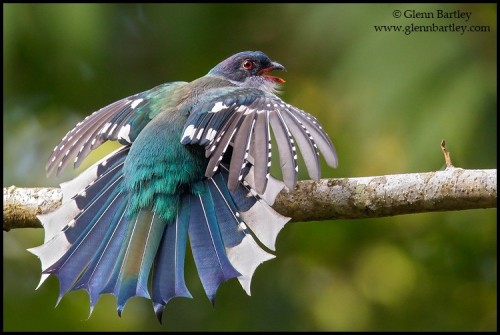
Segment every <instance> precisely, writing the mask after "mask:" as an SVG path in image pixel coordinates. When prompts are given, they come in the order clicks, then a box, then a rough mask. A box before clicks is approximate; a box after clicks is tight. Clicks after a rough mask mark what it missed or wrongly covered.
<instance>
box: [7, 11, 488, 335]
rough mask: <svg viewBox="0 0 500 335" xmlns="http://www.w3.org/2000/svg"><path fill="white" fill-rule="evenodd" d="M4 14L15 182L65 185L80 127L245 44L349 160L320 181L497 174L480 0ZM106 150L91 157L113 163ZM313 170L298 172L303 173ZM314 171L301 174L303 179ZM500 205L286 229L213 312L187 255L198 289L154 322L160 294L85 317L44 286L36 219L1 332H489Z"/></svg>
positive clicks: (11, 279) (20, 246)
mask: <svg viewBox="0 0 500 335" xmlns="http://www.w3.org/2000/svg"><path fill="white" fill-rule="evenodd" d="M3 9H4V64H3V66H4V113H3V120H4V126H3V127H4V128H3V131H4V145H3V149H4V156H3V159H4V166H3V167H4V175H3V186H4V187H6V186H11V185H16V186H19V187H23V186H25V187H34V186H56V185H58V183H60V182H62V181H64V180H67V179H68V178H70V177H73V176H75V175H76V173H77V172H75V171H72V170H69V172H67V173H65V174H64V176H63V178H61V179H56V178H54V177H51V178H49V179H46V178H45V172H44V166H45V163H46V159H47V158H48V156H49V154H50V153H51V151H52V148H53V147H54V146H55V145H56V144H57V143H58V142H59V140H60V139H61V138H62V137H63V136H64V135H65V133H66V132H67V131H68V130H70V129H71V128H72V127H73V126H74V124H76V123H77V122H78V121H80V120H81V119H83V118H84V117H85V116H86V115H88V114H90V113H91V112H93V111H95V110H97V109H99V108H100V107H103V106H105V105H107V104H109V103H111V102H114V101H116V100H118V99H120V98H123V97H126V96H129V95H132V94H134V93H138V92H141V91H144V90H147V89H150V88H152V87H154V86H156V85H158V84H160V83H163V82H167V81H174V80H187V81H189V80H193V79H195V78H197V77H199V76H202V75H204V74H205V73H207V72H208V71H209V70H210V69H211V68H212V67H213V66H214V65H215V64H216V63H218V62H219V61H221V60H222V59H224V58H226V57H227V56H229V55H231V54H233V53H236V52H239V51H243V50H262V51H264V52H265V53H267V54H268V55H269V56H270V57H271V58H272V59H274V60H276V61H278V62H280V63H281V64H283V65H285V66H286V67H287V69H288V72H286V73H284V74H283V77H284V78H285V79H286V81H287V83H286V84H285V86H284V88H283V93H282V97H283V98H284V99H285V101H287V102H289V103H291V104H293V105H296V106H298V107H300V108H302V109H304V110H306V111H308V112H309V113H311V114H314V115H315V116H317V117H318V118H319V119H320V121H321V122H322V124H323V125H324V127H325V128H326V130H327V132H328V133H329V134H330V136H331V138H332V139H333V141H334V143H335V145H336V147H337V150H338V154H339V158H340V166H339V168H338V169H336V170H331V169H326V168H325V169H323V170H324V177H358V176H372V175H383V174H396V173H410V172H428V171H435V170H440V169H443V168H444V159H443V156H442V154H441V151H440V147H439V144H440V141H441V140H442V139H445V140H446V142H447V148H448V150H449V151H450V152H451V156H452V159H453V163H454V164H455V166H458V167H462V168H467V169H491V168H496V163H497V154H496V152H497V126H496V124H497V114H496V110H497V95H496V93H497V77H496V73H497V44H496V41H497V16H496V15H497V14H496V9H497V8H496V5H495V4H486V5H466V4H460V5H458V4H457V5H440V4H437V5H431V4H425V5H424V4H422V5H421V4H405V5H397V4H394V5H392V4H390V5H389V4H386V5H366V4H357V5H337V4H316V5H305V4H285V5H264V4H260V5H255V4H242V5H232V4H226V5H201V4H192V5H134V4H129V5H111V4H105V5H101V4H93V5H74V4H73V5H26V4H24V5H17V4H8V5H4V6H3ZM396 9H398V10H402V11H404V10H413V9H414V10H416V11H419V12H433V13H436V10H438V9H442V10H446V11H455V10H461V11H468V12H471V13H472V16H471V18H470V20H469V22H465V20H463V19H437V18H435V19H409V18H404V17H403V18H399V19H396V18H394V17H393V11H394V10H396ZM410 24H416V25H426V24H436V25H449V24H455V25H480V26H488V27H489V29H490V31H489V32H477V33H465V34H463V35H461V34H460V33H450V32H449V33H438V32H435V33H430V32H428V33H413V34H410V35H406V34H404V33H395V32H376V31H375V29H374V25H410ZM111 148H112V146H104V147H103V148H102V149H98V150H96V151H97V152H96V155H93V156H91V157H90V158H89V159H88V164H87V165H86V166H88V165H89V164H90V163H92V160H94V161H95V160H96V159H97V158H98V157H101V156H102V155H103V154H104V153H105V152H106V151H109V150H111ZM303 170H304V169H303ZM302 177H303V178H304V177H305V176H304V175H302ZM496 214H497V212H496V209H489V210H470V211H461V212H445V213H432V214H418V215H406V216H396V217H392V218H383V219H374V220H350V221H347V220H345V221H344V220H339V221H331V222H327V221H325V222H309V223H292V224H289V225H288V226H287V227H285V229H284V230H283V231H282V232H281V234H280V236H279V238H278V241H277V258H276V259H274V260H272V261H269V262H266V263H265V264H263V265H262V266H260V267H259V268H258V270H257V272H256V274H255V276H254V280H253V284H252V293H253V295H252V296H251V297H248V296H246V294H245V293H244V292H243V290H242V289H241V287H240V286H239V283H238V282H237V281H236V280H232V281H230V282H228V283H225V284H224V285H222V286H221V288H220V289H219V292H218V295H217V299H216V303H215V308H212V307H211V305H210V303H209V301H208V299H207V298H206V296H205V295H204V292H203V289H202V286H201V284H200V282H199V279H197V275H196V270H195V269H194V264H193V261H192V260H191V259H189V260H188V264H187V269H186V280H187V283H188V286H189V288H190V290H191V293H192V294H193V296H194V299H192V300H191V299H175V300H173V301H172V302H170V303H169V304H168V305H167V308H166V311H165V314H164V318H163V325H159V324H158V323H157V321H156V318H155V315H154V313H153V311H152V308H151V304H150V302H149V301H147V300H146V299H143V298H134V299H131V300H130V301H129V302H128V303H127V305H126V307H125V310H124V313H123V315H122V318H121V319H120V318H119V317H118V316H117V315H116V311H115V298H114V297H112V296H110V295H106V296H104V297H102V298H101V300H100V301H99V303H98V304H97V306H96V308H95V310H94V313H93V315H92V317H91V318H90V319H88V320H87V317H88V308H89V303H88V298H87V294H86V293H85V292H83V291H77V292H71V293H70V294H68V295H67V296H65V297H64V298H63V299H62V301H61V303H60V304H59V306H58V307H57V308H54V304H55V302H56V299H57V295H58V282H57V280H56V279H55V278H49V279H48V280H47V282H46V283H45V284H44V285H42V287H41V288H39V289H38V290H37V291H35V287H36V286H37V284H38V280H39V276H40V264H39V261H38V259H37V258H36V257H35V256H33V255H31V254H29V253H28V252H27V251H26V248H29V247H33V246H36V245H39V244H41V243H42V241H43V231H42V229H23V230H21V229H19V230H14V231H10V232H7V233H6V232H4V233H3V242H4V246H3V251H4V257H3V260H4V268H3V279H4V294H3V298H4V302H3V307H4V315H3V318H4V325H3V327H4V330H6V331H37V330H38V331H72V330H73V331H75V330H81V331H87V330H89V331H90V330H94V331H97V330H101V331H111V330H130V331H157V330H220V331H234V330H258V331H264V330H271V331H272V330H290V331H310V330H312V331H326V330H333V331H401V330H408V331H493V330H496V327H497V299H496V296H497V294H496V293H497V284H496V283H497V268H496V266H497V256H496V254H497V253H496V251H497V250H496V249H497V246H496Z"/></svg>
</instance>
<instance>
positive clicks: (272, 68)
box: [259, 62, 286, 84]
mask: <svg viewBox="0 0 500 335" xmlns="http://www.w3.org/2000/svg"><path fill="white" fill-rule="evenodd" d="M275 70H276V71H286V69H285V67H284V66H283V65H281V64H280V63H277V62H271V66H269V67H266V68H265V69H262V70H261V71H260V72H259V75H261V76H263V77H264V78H266V79H268V80H272V81H274V82H277V83H280V84H282V83H284V82H285V79H283V78H279V77H275V76H270V75H266V73H268V72H271V71H275Z"/></svg>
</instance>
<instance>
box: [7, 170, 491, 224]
mask: <svg viewBox="0 0 500 335" xmlns="http://www.w3.org/2000/svg"><path fill="white" fill-rule="evenodd" d="M61 201H62V192H61V190H60V189H59V188H17V187H15V186H11V187H9V188H4V189H3V230H5V231H9V230H10V229H15V228H41V224H40V221H38V219H37V218H36V215H38V214H44V213H48V212H51V211H53V210H55V209H57V208H58V207H59V206H60V205H61ZM496 207H497V170H496V169H491V170H464V169H460V168H454V167H449V168H447V169H446V170H444V171H437V172H427V173H410V174H399V175H387V176H377V177H362V178H334V179H321V180H319V181H300V182H298V183H297V187H296V189H295V190H294V192H290V191H287V190H283V191H282V192H281V193H280V194H279V195H278V197H277V198H276V201H275V204H274V205H273V208H274V209H275V210H276V211H278V212H279V213H281V214H283V215H285V216H289V217H291V218H292V221H320V220H335V219H363V218H376V217H384V216H394V215H401V214H413V213H423V212H437V211H457V210H465V209H478V208H496Z"/></svg>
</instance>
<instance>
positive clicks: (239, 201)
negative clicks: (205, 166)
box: [30, 147, 289, 322]
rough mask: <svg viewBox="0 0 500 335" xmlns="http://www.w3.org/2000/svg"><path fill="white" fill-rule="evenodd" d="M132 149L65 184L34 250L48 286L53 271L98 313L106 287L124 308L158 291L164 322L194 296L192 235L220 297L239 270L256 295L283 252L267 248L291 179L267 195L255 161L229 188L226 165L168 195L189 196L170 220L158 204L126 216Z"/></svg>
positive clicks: (204, 277)
mask: <svg viewBox="0 0 500 335" xmlns="http://www.w3.org/2000/svg"><path fill="white" fill-rule="evenodd" d="M128 151H129V147H123V148H121V149H119V150H117V151H115V152H113V153H112V154H110V155H109V156H107V157H106V158H104V159H103V160H101V161H100V162H98V163H96V164H95V165H94V166H92V167H91V168H89V169H88V170H87V171H85V172H84V173H82V174H81V175H80V176H79V177H77V178H76V179H74V180H72V181H70V182H68V183H65V184H63V185H62V189H63V193H64V200H63V205H62V206H61V207H60V209H58V210H57V211H55V212H53V213H51V214H48V215H43V216H40V219H41V221H42V223H43V225H44V228H45V232H46V234H45V243H44V244H43V245H41V246H39V247H36V248H33V249H30V251H31V252H32V253H34V254H35V255H37V256H38V257H39V258H40V260H41V262H42V280H41V282H40V284H41V283H42V282H43V281H44V279H45V278H47V276H49V275H50V274H53V275H55V276H57V277H58V279H59V282H60V291H59V297H58V302H59V301H60V299H61V298H62V297H63V296H64V294H66V293H67V292H69V291H71V290H77V289H83V290H85V291H87V292H88V294H89V297H90V314H91V313H92V311H93V308H94V306H95V304H96V303H97V301H98V300H99V297H100V296H101V295H102V294H104V293H111V294H113V295H115V296H116V297H117V311H118V314H119V315H121V313H122V311H123V308H124V306H125V304H126V302H127V301H128V299H130V298H132V297H135V296H140V297H145V298H150V299H151V300H152V302H153V308H154V310H155V313H156V315H157V317H158V320H159V321H160V322H161V318H162V313H163V310H164V308H165V306H166V304H167V303H168V302H169V301H170V300H171V299H172V298H175V297H187V298H191V294H190V292H189V290H188V288H187V286H186V283H185V279H184V261H185V253H186V246H187V239H188V237H189V240H190V245H191V248H192V254H193V257H194V261H195V264H196V268H197V270H198V275H199V277H200V280H201V282H202V285H203V287H204V289H205V292H206V295H207V297H208V298H209V300H210V301H211V302H212V303H214V299H215V295H216V293H217V290H218V288H219V287H220V285H221V284H222V283H223V282H225V281H227V280H229V279H231V278H235V277H236V278H238V280H239V281H240V284H241V285H242V287H243V289H244V290H245V291H246V292H247V294H249V295H250V282H251V279H252V276H253V274H254V272H255V270H256V268H257V267H258V266H259V265H260V264H261V263H263V262H265V261H267V260H269V259H272V258H274V257H275V256H274V255H272V254H270V253H269V252H267V251H266V250H267V249H270V250H274V245H275V240H276V237H277V234H278V233H279V231H280V230H281V228H283V226H284V225H285V223H286V222H287V221H288V220H289V218H286V217H283V216H281V215H280V214H278V213H276V212H275V211H274V210H273V209H272V208H271V207H270V205H272V203H273V201H274V199H275V197H276V195H277V194H278V193H279V191H280V190H281V189H282V188H283V187H284V184H283V183H282V182H280V181H278V180H276V179H274V178H272V177H271V178H270V179H269V180H268V181H267V187H266V192H265V193H264V194H262V195H259V194H258V193H257V192H256V191H255V190H254V189H255V187H254V178H253V176H254V172H253V170H254V167H253V165H252V164H251V163H249V162H247V163H244V165H243V170H242V176H241V178H240V181H239V182H238V183H237V184H236V187H235V189H234V190H232V191H230V189H229V188H228V180H229V179H230V178H232V177H230V172H229V168H228V166H227V164H226V163H225V162H222V163H221V165H220V169H219V171H217V172H216V173H215V174H214V175H213V177H212V178H208V179H204V180H202V181H199V182H196V183H194V184H192V185H191V187H190V191H189V192H187V193H184V194H178V195H162V196H171V197H180V198H177V199H180V202H179V203H180V205H179V207H178V209H177V215H176V216H175V218H173V219H170V220H167V219H164V218H163V217H162V216H161V215H159V213H156V212H155V211H154V210H153V208H154V205H153V204H150V205H148V207H145V208H142V209H140V210H139V211H138V212H137V213H136V214H133V215H129V216H127V215H128V214H127V213H129V212H130V211H129V208H128V207H129V201H130V194H129V193H127V192H126V191H124V188H123V185H122V181H123V165H124V162H125V158H126V157H127V154H128ZM249 159H250V160H251V159H252V158H251V157H249ZM266 248H267V249H266ZM150 275H152V280H151V286H150V287H149V284H150V283H149V279H150ZM150 289H151V291H150ZM150 292H151V294H150Z"/></svg>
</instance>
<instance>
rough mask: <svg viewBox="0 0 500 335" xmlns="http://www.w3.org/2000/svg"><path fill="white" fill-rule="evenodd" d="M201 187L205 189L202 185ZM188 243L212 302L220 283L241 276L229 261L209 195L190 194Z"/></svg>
mask: <svg viewBox="0 0 500 335" xmlns="http://www.w3.org/2000/svg"><path fill="white" fill-rule="evenodd" d="M199 186H201V187H203V188H206V186H205V185H203V184H201V183H199ZM190 198H191V199H190V201H191V213H190V220H189V240H190V242H191V249H192V251H193V257H194V261H195V263H196V268H197V270H198V275H199V276H200V279H201V282H202V284H203V288H204V289H205V293H206V294H207V297H208V298H209V299H210V301H211V302H212V303H213V302H214V299H215V294H216V292H217V289H218V288H219V286H220V284H222V283H223V282H225V281H226V280H229V279H231V278H234V277H238V276H240V273H239V272H238V271H236V270H235V269H234V267H233V266H232V265H231V262H230V261H229V259H228V258H227V255H226V251H225V249H224V244H223V242H222V237H221V233H220V230H219V225H218V223H217V217H216V214H215V211H214V204H213V200H212V197H211V195H210V193H208V192H204V194H203V196H202V195H191V196H190Z"/></svg>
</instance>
